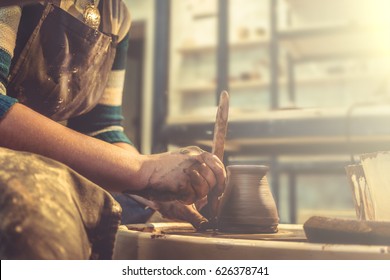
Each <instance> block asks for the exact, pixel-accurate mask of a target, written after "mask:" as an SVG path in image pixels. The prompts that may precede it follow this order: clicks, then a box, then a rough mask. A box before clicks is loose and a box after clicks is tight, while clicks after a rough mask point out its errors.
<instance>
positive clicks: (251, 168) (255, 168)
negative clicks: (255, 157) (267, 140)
mask: <svg viewBox="0 0 390 280" xmlns="http://www.w3.org/2000/svg"><path fill="white" fill-rule="evenodd" d="M226 169H227V170H229V171H231V172H243V171H245V172H249V173H252V172H254V173H257V172H267V171H269V167H268V166H266V165H253V164H245V165H241V164H235V165H228V166H226Z"/></svg>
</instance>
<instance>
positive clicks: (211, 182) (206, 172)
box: [198, 162, 217, 198]
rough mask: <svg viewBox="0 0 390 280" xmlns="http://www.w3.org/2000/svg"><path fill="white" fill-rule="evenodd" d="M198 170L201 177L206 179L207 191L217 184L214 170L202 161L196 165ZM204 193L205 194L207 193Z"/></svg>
mask: <svg viewBox="0 0 390 280" xmlns="http://www.w3.org/2000/svg"><path fill="white" fill-rule="evenodd" d="M198 171H199V174H200V175H201V176H202V177H203V178H205V179H206V181H207V184H208V186H209V190H208V192H209V191H210V190H211V189H212V188H213V187H214V186H215V185H216V184H217V178H216V177H215V175H214V172H213V171H212V170H211V168H210V167H209V166H208V165H207V164H206V163H204V162H203V163H202V164H200V165H199V166H198ZM205 195H207V193H206V194H205ZM202 197H203V196H202ZM202 197H199V198H202Z"/></svg>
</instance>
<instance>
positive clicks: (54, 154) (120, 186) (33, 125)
mask: <svg viewBox="0 0 390 280" xmlns="http://www.w3.org/2000/svg"><path fill="white" fill-rule="evenodd" d="M0 135H1V137H0V146H2V147H6V148H10V149H14V150H20V151H28V152H32V153H37V154H40V155H43V156H46V157H49V158H52V159H55V160H58V161H60V162H62V163H64V164H66V165H68V166H70V167H71V168H73V169H74V170H76V171H77V172H79V173H80V174H82V175H84V176H85V177H87V178H88V179H90V180H91V181H93V182H95V183H96V184H98V185H100V186H102V187H104V188H106V189H107V190H110V191H124V190H135V191H136V190H140V189H142V188H143V187H144V186H145V185H146V181H147V175H146V174H145V176H143V174H142V172H140V170H141V167H142V164H143V159H144V156H141V155H140V154H139V153H138V152H136V150H135V149H133V150H132V148H129V149H128V150H127V149H122V148H119V147H117V146H115V145H112V144H109V143H105V142H103V141H101V140H98V139H95V138H92V137H89V136H85V135H83V134H81V133H78V132H75V131H73V130H71V129H69V128H67V127H64V126H62V125H60V124H58V123H56V122H54V121H52V120H50V119H48V118H46V117H44V116H42V115H40V114H38V113H36V112H35V111H33V110H31V109H29V108H27V107H25V106H23V105H21V104H15V105H14V106H13V107H12V108H11V109H10V110H9V112H8V113H7V114H6V116H5V117H4V118H3V119H1V120H0Z"/></svg>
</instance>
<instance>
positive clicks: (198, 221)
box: [185, 205, 208, 229]
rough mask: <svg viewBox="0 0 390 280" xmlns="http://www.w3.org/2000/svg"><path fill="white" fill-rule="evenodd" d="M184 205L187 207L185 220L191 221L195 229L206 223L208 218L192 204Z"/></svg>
mask: <svg viewBox="0 0 390 280" xmlns="http://www.w3.org/2000/svg"><path fill="white" fill-rule="evenodd" d="M185 207H186V208H187V212H186V215H185V220H186V221H188V222H189V223H191V224H192V225H193V226H194V228H196V229H201V228H203V227H204V224H205V223H207V222H208V220H207V219H206V218H205V217H203V216H202V215H201V214H200V213H199V212H198V211H197V210H196V209H195V208H194V207H193V206H192V205H185Z"/></svg>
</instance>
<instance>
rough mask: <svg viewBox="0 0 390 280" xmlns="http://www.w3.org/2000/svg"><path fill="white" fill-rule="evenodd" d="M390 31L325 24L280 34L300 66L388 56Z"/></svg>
mask: <svg viewBox="0 0 390 280" xmlns="http://www.w3.org/2000/svg"><path fill="white" fill-rule="evenodd" d="M388 37H389V36H388V29H386V28H384V27H383V26H381V25H362V24H348V23H336V24H324V25H318V26H311V27H307V28H288V29H284V30H279V32H278V38H279V39H280V41H281V44H282V46H285V47H286V48H287V49H288V50H290V51H291V53H292V56H293V59H294V60H295V61H298V62H300V61H301V62H302V61H303V62H304V61H311V60H319V59H332V58H333V59H334V58H337V57H356V56H374V55H388V54H389V51H390V39H389V38H388Z"/></svg>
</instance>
